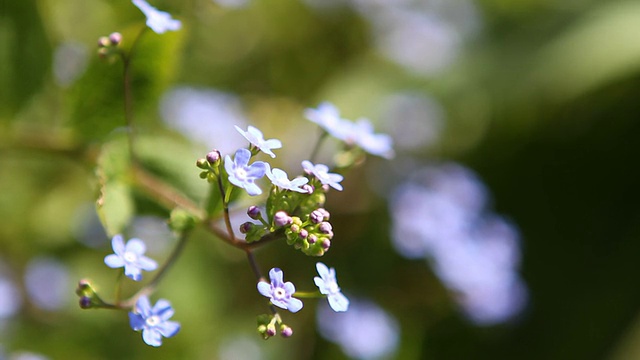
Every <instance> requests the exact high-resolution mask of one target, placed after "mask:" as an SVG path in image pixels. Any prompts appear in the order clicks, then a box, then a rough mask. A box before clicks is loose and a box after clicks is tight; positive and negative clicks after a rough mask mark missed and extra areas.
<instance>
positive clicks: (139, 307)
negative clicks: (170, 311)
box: [136, 296, 151, 319]
mask: <svg viewBox="0 0 640 360" xmlns="http://www.w3.org/2000/svg"><path fill="white" fill-rule="evenodd" d="M136 312H137V313H138V314H140V315H142V317H143V318H145V319H146V318H148V317H149V316H151V303H149V298H148V297H146V296H140V298H138V301H136Z"/></svg>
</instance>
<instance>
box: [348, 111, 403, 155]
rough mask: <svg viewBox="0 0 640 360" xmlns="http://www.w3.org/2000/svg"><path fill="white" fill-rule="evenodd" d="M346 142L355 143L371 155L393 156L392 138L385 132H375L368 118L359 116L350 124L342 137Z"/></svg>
mask: <svg viewBox="0 0 640 360" xmlns="http://www.w3.org/2000/svg"><path fill="white" fill-rule="evenodd" d="M342 140H343V141H344V142H346V143H347V144H355V145H357V146H359V147H360V148H362V149H363V150H364V151H366V152H368V153H369V154H372V155H377V156H381V157H384V158H387V159H391V158H393V156H394V152H393V140H392V139H391V136H389V135H387V134H376V133H374V132H373V125H371V122H370V121H369V120H368V119H365V118H360V119H358V120H357V121H356V122H355V123H353V124H351V129H350V130H349V131H347V132H346V134H345V137H344V138H343V139H342Z"/></svg>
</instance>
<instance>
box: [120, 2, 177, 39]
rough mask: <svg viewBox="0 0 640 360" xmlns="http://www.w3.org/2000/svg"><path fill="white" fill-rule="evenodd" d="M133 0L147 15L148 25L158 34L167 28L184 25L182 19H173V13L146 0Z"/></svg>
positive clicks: (172, 28)
mask: <svg viewBox="0 0 640 360" xmlns="http://www.w3.org/2000/svg"><path fill="white" fill-rule="evenodd" d="M131 2H133V5H135V6H137V7H138V9H140V10H141V11H142V12H143V13H144V15H145V16H146V17H147V26H148V27H150V28H151V30H153V31H155V32H156V33H158V34H162V33H164V32H165V31H167V30H171V31H176V30H180V28H181V27H182V23H181V22H180V20H175V19H172V18H171V14H169V13H168V12H165V11H160V10H158V9H156V8H154V7H153V6H151V5H149V3H148V2H146V1H145V0H131Z"/></svg>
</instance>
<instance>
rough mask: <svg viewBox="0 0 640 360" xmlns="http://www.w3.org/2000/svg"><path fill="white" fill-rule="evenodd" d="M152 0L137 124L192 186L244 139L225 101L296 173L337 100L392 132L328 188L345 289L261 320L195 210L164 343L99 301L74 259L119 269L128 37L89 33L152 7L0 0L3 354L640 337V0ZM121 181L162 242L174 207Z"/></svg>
mask: <svg viewBox="0 0 640 360" xmlns="http://www.w3.org/2000/svg"><path fill="white" fill-rule="evenodd" d="M151 5H153V6H155V7H157V8H158V9H161V10H164V11H168V12H170V13H171V14H172V15H173V17H174V18H177V19H179V20H181V21H182V25H183V27H182V29H181V30H179V31H177V32H167V33H165V34H162V35H158V34H155V33H153V32H151V31H147V32H146V33H145V34H144V35H143V36H142V37H141V38H140V42H139V44H138V47H137V50H136V53H135V55H134V58H133V60H132V65H131V66H132V74H133V81H132V84H133V88H134V96H135V119H136V120H135V123H136V127H137V130H138V134H139V137H138V139H137V141H138V143H137V147H138V151H140V153H141V154H142V155H141V157H142V159H143V162H144V165H145V167H147V168H149V169H151V170H153V171H154V173H156V174H157V175H158V176H160V177H161V178H162V179H163V180H165V181H167V182H169V183H171V184H173V185H174V186H176V188H178V189H180V190H181V191H182V192H183V193H185V194H186V195H187V196H189V197H190V198H192V199H193V200H194V201H196V202H202V200H203V199H204V196H205V194H206V190H207V189H206V188H207V186H206V183H205V182H203V181H202V180H200V179H199V178H198V173H199V170H198V169H197V168H196V167H195V166H194V163H195V160H196V159H197V158H199V157H202V156H204V154H206V152H207V151H209V150H210V149H212V148H218V149H220V150H221V151H222V152H223V153H229V152H233V151H235V149H237V148H238V147H240V146H245V141H244V139H243V138H242V137H241V136H240V134H238V133H237V132H236V131H235V130H234V128H233V125H238V126H240V127H242V128H246V126H247V125H249V124H251V125H254V126H257V127H258V128H260V129H261V130H262V131H263V133H264V134H265V137H266V138H278V139H280V140H282V142H283V144H284V147H283V148H282V149H281V150H277V151H276V153H277V155H278V157H277V158H276V159H275V160H273V161H272V162H271V163H272V165H273V166H277V167H280V168H283V169H285V170H286V171H287V172H288V173H289V174H295V173H296V172H297V171H299V170H298V169H300V168H299V166H300V162H301V161H302V160H305V159H306V157H308V156H309V154H310V153H311V150H312V149H311V144H313V143H314V142H315V139H316V137H317V135H318V134H319V131H318V129H317V127H316V126H315V125H314V124H312V123H311V122H309V121H308V120H306V119H304V117H303V111H304V109H305V108H309V107H316V106H317V105H318V104H319V103H321V102H322V101H330V102H333V103H334V104H335V105H336V106H338V108H340V110H341V112H342V115H343V116H344V117H346V118H348V119H352V120H355V119H357V118H360V117H366V118H369V119H371V121H372V122H373V123H374V124H375V127H376V131H377V132H382V133H388V134H390V135H391V136H392V137H393V139H394V143H395V152H396V156H395V158H394V159H392V160H386V159H382V158H376V157H370V158H368V160H367V162H366V163H365V164H363V165H362V166H359V167H357V168H355V169H353V170H351V171H350V172H349V173H348V174H346V180H345V181H344V187H345V190H344V191H343V192H341V193H337V192H331V193H330V194H329V196H328V202H327V204H326V208H327V209H328V210H329V211H330V212H331V214H332V219H331V221H332V224H333V227H334V232H335V234H336V236H335V238H334V241H333V245H332V249H331V251H329V252H328V253H327V254H326V255H325V256H324V257H323V258H322V259H321V261H323V262H324V263H326V264H327V265H329V266H331V267H335V268H336V269H337V274H338V281H339V284H340V285H341V287H342V290H343V293H344V294H346V295H347V296H348V297H349V298H350V299H351V302H352V303H351V308H350V310H349V311H348V312H347V313H344V314H336V313H333V312H332V311H331V310H330V309H329V310H328V307H327V306H326V301H324V300H311V299H310V300H306V301H305V308H304V309H303V310H302V311H301V312H299V313H297V314H290V313H283V316H284V320H285V322H286V323H287V324H289V325H290V326H292V327H293V329H294V332H295V334H294V336H293V337H292V338H290V339H282V338H279V337H276V338H273V339H270V340H268V341H263V340H262V339H261V338H260V337H259V335H258V334H257V332H256V331H255V328H256V316H257V315H258V314H261V313H265V312H267V308H266V307H265V302H264V298H262V297H261V296H260V295H259V294H258V293H257V291H256V289H255V279H254V278H253V275H252V273H251V270H250V267H249V266H248V264H247V262H246V259H245V256H244V254H242V252H241V251H238V250H237V249H234V248H232V247H230V246H228V245H226V244H224V243H222V242H221V241H219V240H217V239H215V238H213V237H212V236H211V235H210V234H209V233H207V232H205V231H196V233H195V234H194V236H193V239H191V241H190V242H189V244H188V246H187V248H186V250H185V253H184V254H183V256H182V257H181V258H180V259H179V260H178V262H177V264H176V266H175V268H173V270H172V271H171V272H170V273H169V274H168V276H167V277H166V278H165V279H164V280H163V283H162V285H161V287H160V289H159V290H158V292H157V293H156V294H154V296H153V297H152V300H153V302H155V301H156V300H157V299H158V298H166V299H169V300H170V301H171V303H172V305H173V306H174V308H175V310H176V313H175V315H174V317H173V320H176V321H179V322H180V323H181V324H182V329H181V332H180V333H179V334H178V335H177V336H175V337H173V338H170V339H166V340H165V341H164V343H163V346H162V347H161V348H159V349H154V348H151V347H149V346H147V345H145V344H144V343H143V342H142V340H141V336H140V333H135V332H133V331H132V330H131V329H130V327H129V324H128V318H127V315H126V313H125V312H114V311H109V310H81V309H80V308H79V306H78V304H77V300H78V298H77V296H76V295H75V294H74V289H75V287H76V284H77V281H78V280H79V279H80V278H89V279H91V280H92V281H93V283H94V284H95V285H96V287H97V288H98V289H99V290H100V294H101V295H102V296H103V297H105V298H107V299H109V298H111V297H112V296H113V284H114V282H115V279H116V278H117V273H118V271H116V270H112V269H109V268H107V267H106V266H105V265H104V263H103V258H104V256H106V255H107V254H109V253H111V248H110V239H109V237H108V236H107V235H106V233H105V230H104V229H103V228H102V226H101V224H100V221H99V219H98V216H97V215H96V210H95V200H96V198H97V196H98V180H97V177H96V162H95V159H96V154H97V153H98V152H99V151H100V146H101V144H102V143H104V142H106V141H109V140H110V139H112V138H113V137H114V136H116V135H117V134H121V133H122V132H123V131H124V130H123V127H124V125H125V122H124V115H123V111H122V109H123V100H122V99H123V96H122V94H123V91H122V63H121V62H119V61H103V60H100V59H99V58H98V56H97V53H96V50H97V45H96V43H97V39H98V38H99V37H100V36H107V35H109V34H110V33H112V32H114V31H118V32H120V33H122V35H123V39H124V40H123V43H122V46H123V48H125V49H128V48H129V47H130V46H131V44H132V42H133V39H135V37H136V36H137V34H138V33H139V32H140V30H141V29H143V28H144V26H145V25H144V22H145V18H144V15H143V14H142V13H141V12H140V10H139V9H137V8H136V7H135V6H133V5H132V4H131V2H129V1H106V0H91V1H87V0H37V1H35V0H28V1H3V0H0V188H1V189H2V193H1V195H0V359H23V360H24V359H69V358H74V359H151V358H158V357H161V358H166V359H341V358H354V359H620V360H622V359H638V358H640V316H639V313H638V310H639V309H640V286H639V285H638V284H639V282H638V281H636V278H635V276H636V275H637V274H639V273H640V261H637V259H638V257H639V255H640V210H639V207H638V205H637V204H638V203H639V202H640V188H639V187H638V184H640V173H639V172H638V171H637V166H638V155H639V154H640V141H638V136H639V135H640V122H639V120H640V101H639V100H640V2H638V1H633V0H629V1H618V0H613V1H607V2H602V1H593V0H565V1H558V0H521V1H506V0H475V1H474V0H272V1H267V0H224V1H222V0H218V1H212V0H189V1H178V0H157V1H152V2H151ZM337 146H338V143H337V142H336V141H328V142H327V143H325V146H323V148H322V151H321V153H320V160H322V161H324V162H327V163H331V162H332V161H333V160H332V155H331V154H332V150H333V149H335V148H336V147H337ZM265 186H266V183H264V184H263V187H265ZM242 204H243V206H244V207H245V208H246V205H247V204H248V203H247V202H246V201H243V202H242ZM122 207H123V210H122V211H123V212H126V213H130V214H131V215H132V218H131V222H130V224H129V225H128V227H127V230H126V231H125V235H126V237H128V238H130V237H134V236H138V237H141V238H142V239H144V240H145V241H146V242H147V244H148V246H149V250H148V255H149V256H151V257H153V258H155V259H157V260H158V261H162V260H163V259H166V258H167V256H168V254H169V252H170V250H171V247H172V245H173V244H175V242H176V239H175V238H174V236H173V234H172V233H171V232H170V231H169V230H168V228H167V226H166V218H167V217H168V213H167V212H166V210H164V209H162V208H160V207H159V206H158V205H156V204H155V203H154V202H152V201H150V200H149V199H148V198H147V197H145V196H144V195H143V194H141V193H138V192H133V193H132V198H131V201H129V202H125V203H123V205H122ZM239 208H240V209H241V211H240V212H241V213H242V211H243V209H242V206H239ZM256 256H257V258H258V262H259V263H260V266H261V268H262V270H263V272H265V273H266V272H267V271H268V269H270V268H272V267H280V268H282V269H283V271H284V273H285V279H286V280H289V281H293V282H294V283H295V284H296V286H297V288H298V289H299V290H312V289H313V288H315V287H314V286H313V282H312V280H311V279H312V278H313V276H315V275H316V274H315V262H316V260H317V259H314V258H309V257H306V256H304V255H303V254H301V253H299V252H298V251H295V250H293V249H292V248H290V247H288V246H286V245H285V244H280V243H273V244H270V245H269V246H266V247H264V248H263V249H261V250H260V251H259V252H257V253H256ZM127 284H128V285H131V286H130V287H126V288H125V290H124V291H125V293H126V294H133V293H134V292H135V290H136V287H135V285H137V284H131V282H130V283H127Z"/></svg>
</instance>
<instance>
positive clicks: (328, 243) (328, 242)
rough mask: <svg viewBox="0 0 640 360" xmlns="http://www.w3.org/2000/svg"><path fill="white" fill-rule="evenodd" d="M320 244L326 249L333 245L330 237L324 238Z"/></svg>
mask: <svg viewBox="0 0 640 360" xmlns="http://www.w3.org/2000/svg"><path fill="white" fill-rule="evenodd" d="M320 245H322V248H323V249H325V250H329V248H330V247H331V240H329V239H323V240H322V244H320Z"/></svg>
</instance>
